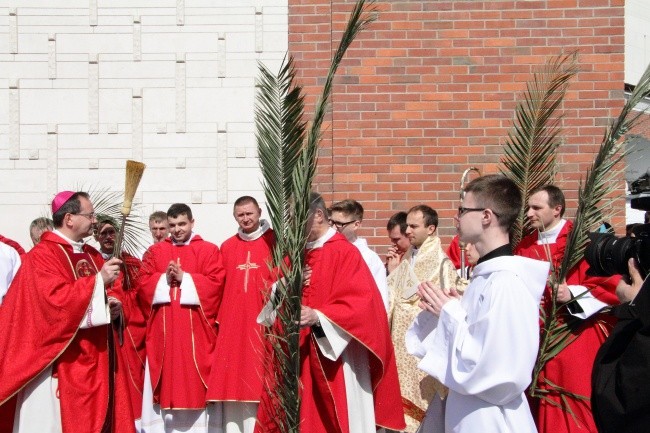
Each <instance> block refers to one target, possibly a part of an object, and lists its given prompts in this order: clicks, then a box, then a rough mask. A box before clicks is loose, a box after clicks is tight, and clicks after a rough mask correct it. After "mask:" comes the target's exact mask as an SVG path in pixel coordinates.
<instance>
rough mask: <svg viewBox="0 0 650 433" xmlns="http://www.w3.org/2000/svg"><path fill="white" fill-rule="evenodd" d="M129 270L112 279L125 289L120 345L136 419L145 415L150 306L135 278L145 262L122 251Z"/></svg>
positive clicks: (115, 283) (125, 266)
mask: <svg viewBox="0 0 650 433" xmlns="http://www.w3.org/2000/svg"><path fill="white" fill-rule="evenodd" d="M121 259H122V261H123V262H124V267H123V268H122V269H123V270H124V268H126V271H127V273H126V274H125V273H124V272H121V273H120V276H119V277H118V279H117V280H116V281H115V282H114V283H113V286H114V287H121V288H122V290H123V292H124V299H123V303H122V308H123V310H124V318H125V327H124V332H123V344H122V346H120V351H121V352H122V358H123V359H124V363H125V364H126V368H127V372H128V375H129V391H130V392H131V405H132V408H133V415H134V416H135V418H136V419H138V418H140V417H141V415H142V389H143V385H144V362H145V353H146V350H145V349H146V347H145V336H146V333H147V318H146V313H148V311H149V310H148V309H147V307H146V306H144V305H142V300H141V299H140V298H139V297H138V296H137V290H136V289H137V287H136V281H137V278H138V275H139V273H140V267H141V266H142V262H141V261H140V259H138V258H137V257H133V256H132V255H130V254H127V253H123V254H122V257H121Z"/></svg>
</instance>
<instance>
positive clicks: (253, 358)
mask: <svg viewBox="0 0 650 433" xmlns="http://www.w3.org/2000/svg"><path fill="white" fill-rule="evenodd" d="M233 216H234V217H235V221H237V224H238V225H239V229H238V230H237V234H236V235H234V236H233V237H231V238H229V239H228V240H226V241H225V242H224V243H223V244H222V245H221V255H222V256H223V265H224V268H225V270H226V277H225V283H224V293H223V302H222V304H221V308H220V309H219V315H218V317H217V319H218V322H219V337H218V338H217V346H216V349H215V356H214V360H213V362H212V372H211V374H210V380H209V381H208V392H207V400H208V402H217V405H218V407H220V408H222V413H223V417H222V423H221V425H219V427H222V428H223V429H224V430H223V431H224V433H253V430H254V428H255V421H256V419H257V417H256V415H257V407H258V403H259V401H260V398H261V397H262V393H263V392H264V389H263V387H262V372H263V371H264V363H265V359H264V350H263V349H264V347H263V343H262V342H263V338H264V337H263V333H262V327H261V326H260V325H259V324H258V323H257V321H256V319H257V315H258V313H259V312H260V311H261V310H262V308H263V307H264V302H265V300H266V297H268V294H269V289H270V287H271V285H272V284H273V282H274V281H275V277H274V276H273V275H272V273H271V271H270V270H269V266H268V263H269V262H271V260H272V258H271V254H272V251H273V247H274V246H275V234H274V233H273V230H272V229H271V227H270V225H269V223H268V222H267V221H266V220H263V219H261V216H262V209H261V208H260V206H259V205H258V204H257V200H255V198H253V197H251V196H243V197H239V198H238V199H237V200H236V201H235V205H234V207H233Z"/></svg>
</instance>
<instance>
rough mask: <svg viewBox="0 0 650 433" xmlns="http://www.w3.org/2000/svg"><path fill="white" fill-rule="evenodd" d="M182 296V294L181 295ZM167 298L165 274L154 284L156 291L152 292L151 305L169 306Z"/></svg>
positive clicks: (167, 290)
mask: <svg viewBox="0 0 650 433" xmlns="http://www.w3.org/2000/svg"><path fill="white" fill-rule="evenodd" d="M181 295H182V294H181ZM171 301H172V300H171V298H170V297H169V284H167V274H164V273H163V274H162V275H161V276H160V279H159V280H158V284H156V290H155V291H154V292H153V301H152V302H151V303H152V305H157V304H169V303H170V302H171Z"/></svg>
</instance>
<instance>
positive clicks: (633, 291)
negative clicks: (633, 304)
mask: <svg viewBox="0 0 650 433" xmlns="http://www.w3.org/2000/svg"><path fill="white" fill-rule="evenodd" d="M627 269H628V272H629V273H630V274H629V275H624V276H623V278H621V281H620V282H619V283H618V285H617V286H616V296H618V299H619V301H621V303H624V302H630V301H632V300H633V299H634V298H635V297H636V295H637V293H639V290H641V286H642V285H643V278H641V273H640V272H639V267H638V266H637V264H636V261H635V260H634V259H630V260H628V261H627Z"/></svg>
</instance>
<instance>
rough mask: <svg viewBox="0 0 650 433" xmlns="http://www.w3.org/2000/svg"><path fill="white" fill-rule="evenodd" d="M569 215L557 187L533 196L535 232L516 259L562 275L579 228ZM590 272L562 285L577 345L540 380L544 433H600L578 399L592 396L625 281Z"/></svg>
mask: <svg viewBox="0 0 650 433" xmlns="http://www.w3.org/2000/svg"><path fill="white" fill-rule="evenodd" d="M564 210H565V199H564V193H563V192H562V190H561V189H560V188H558V187H557V186H555V185H544V186H541V187H539V188H537V189H535V190H533V191H531V193H530V197H529V198H528V204H527V209H526V217H527V218H528V221H529V222H530V225H531V227H532V228H533V229H534V231H533V233H531V234H530V235H528V236H526V237H524V239H522V240H521V242H520V243H519V245H518V246H517V248H516V249H515V254H519V255H522V256H524V257H530V258H532V259H535V260H542V261H545V262H551V263H552V265H553V268H554V269H559V267H560V265H561V263H562V260H563V258H564V251H565V248H566V243H567V239H568V237H569V233H570V232H571V229H572V228H573V223H572V222H571V221H568V220H566V219H564V218H563V215H564ZM549 253H550V256H549ZM588 267H589V265H588V264H587V262H586V261H585V260H584V259H582V260H581V261H580V262H579V263H578V264H577V265H576V266H575V267H574V268H573V269H572V270H570V271H569V274H568V275H567V278H566V281H562V282H561V284H559V285H558V289H557V298H556V300H557V302H559V303H560V304H565V305H566V308H564V309H563V310H562V311H561V317H560V320H561V321H562V322H563V323H565V322H568V321H571V322H573V328H572V333H571V334H572V342H571V343H570V344H568V345H567V346H566V347H565V348H564V349H563V350H561V351H560V352H559V353H558V354H557V355H556V356H555V357H553V358H552V359H550V360H549V361H548V362H547V363H546V365H545V366H544V370H543V371H542V374H541V375H540V384H539V387H540V388H541V389H544V390H547V391H548V393H547V394H545V398H543V399H539V401H538V402H537V403H538V405H537V406H538V407H533V409H534V412H535V417H536V421H537V427H538V429H539V431H540V433H547V432H553V433H555V432H557V433H566V432H596V425H595V422H594V419H593V415H592V412H591V404H590V402H589V400H588V399H583V398H581V397H574V396H573V395H578V396H586V397H588V396H590V395H591V372H592V366H593V363H594V359H595V358H596V353H597V352H598V349H599V348H600V346H601V345H602V344H603V342H604V341H605V339H606V338H607V335H609V332H610V331H611V329H612V326H613V323H612V320H613V318H612V317H611V316H610V315H609V314H603V313H600V311H601V310H602V309H603V308H605V307H607V306H608V305H615V304H618V298H617V297H616V285H617V284H618V282H619V280H620V276H612V277H594V276H588V275H587V273H586V272H587V269H588ZM551 305H552V290H551V286H550V285H549V286H547V288H546V291H545V292H544V297H543V298H542V308H544V309H545V313H546V314H551ZM550 384H552V385H550ZM555 386H558V387H560V388H563V389H564V390H565V391H567V392H569V393H572V394H573V395H564V396H561V395H560V394H559V393H557V392H553V389H554V387H555ZM565 402H566V404H568V405H569V409H567V408H566V406H565ZM569 410H570V411H571V413H572V414H573V415H570V414H569V412H568V411H569Z"/></svg>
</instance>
